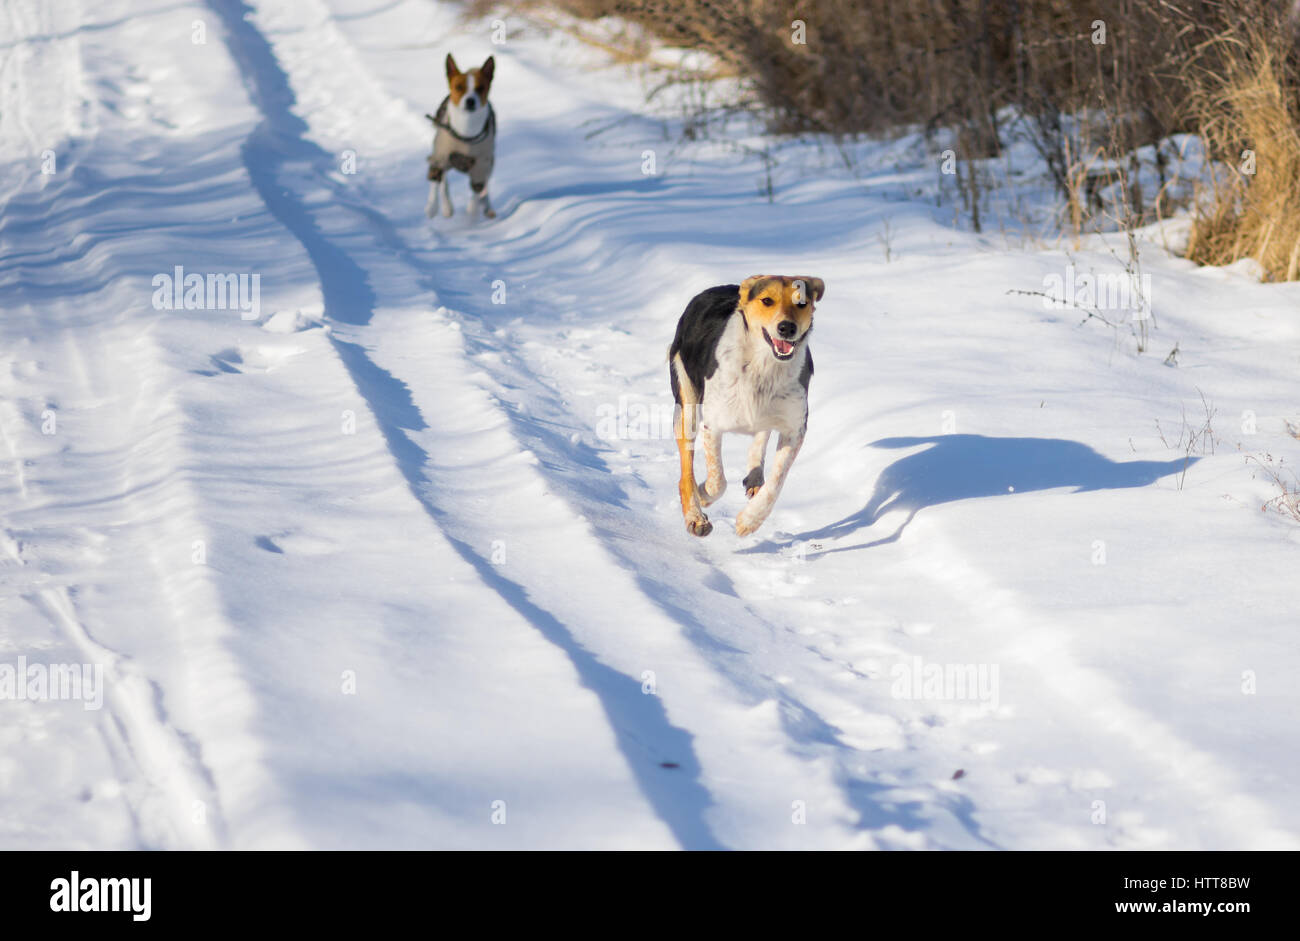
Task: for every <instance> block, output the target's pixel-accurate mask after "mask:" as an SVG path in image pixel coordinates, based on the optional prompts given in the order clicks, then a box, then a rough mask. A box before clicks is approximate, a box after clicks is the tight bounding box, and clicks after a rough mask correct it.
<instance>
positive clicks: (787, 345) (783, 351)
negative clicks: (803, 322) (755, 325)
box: [763, 327, 799, 359]
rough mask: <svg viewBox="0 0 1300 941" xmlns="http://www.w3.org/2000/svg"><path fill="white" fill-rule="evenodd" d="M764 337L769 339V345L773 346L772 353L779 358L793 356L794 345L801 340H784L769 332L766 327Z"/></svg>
mask: <svg viewBox="0 0 1300 941" xmlns="http://www.w3.org/2000/svg"><path fill="white" fill-rule="evenodd" d="M763 339H765V340H766V341H767V343H768V346H770V347H772V355H773V356H775V357H776V358H777V359H789V358H790V357H791V356H793V355H794V345H795V343H798V342H799V341H798V340H795V341H793V342H791V341H790V340H782V339H779V338H777V337H774V336H772V335H771V334H770V333H768V332H767V328H766V327H764V328H763Z"/></svg>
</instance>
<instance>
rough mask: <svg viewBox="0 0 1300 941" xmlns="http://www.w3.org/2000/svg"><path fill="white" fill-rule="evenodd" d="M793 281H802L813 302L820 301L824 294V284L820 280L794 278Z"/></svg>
mask: <svg viewBox="0 0 1300 941" xmlns="http://www.w3.org/2000/svg"><path fill="white" fill-rule="evenodd" d="M794 280H795V281H802V282H803V283H804V284H805V285H806V286H807V287H808V291H809V293H810V294H812V298H813V300H814V301H820V300H821V299H822V295H823V294H825V293H826V282H825V281H823V280H822V279H821V278H795V279H794Z"/></svg>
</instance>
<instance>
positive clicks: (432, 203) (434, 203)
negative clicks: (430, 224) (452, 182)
mask: <svg viewBox="0 0 1300 941" xmlns="http://www.w3.org/2000/svg"><path fill="white" fill-rule="evenodd" d="M440 187H441V184H440V183H439V182H438V181H437V180H432V181H430V183H429V201H428V202H426V203H425V204H424V214H425V215H426V216H428V217H429V218H430V219H432V218H433V217H434V216H436V215H437V214H438V190H439V188H440Z"/></svg>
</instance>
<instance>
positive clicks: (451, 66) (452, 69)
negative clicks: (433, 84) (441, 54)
mask: <svg viewBox="0 0 1300 941" xmlns="http://www.w3.org/2000/svg"><path fill="white" fill-rule="evenodd" d="M459 74H460V69H458V68H456V60H455V59H453V58H452V57H451V53H450V52H449V53H447V78H453V77H455V76H457V75H459Z"/></svg>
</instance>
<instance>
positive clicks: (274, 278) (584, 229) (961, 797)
mask: <svg viewBox="0 0 1300 941" xmlns="http://www.w3.org/2000/svg"><path fill="white" fill-rule="evenodd" d="M4 16H5V17H7V19H6V20H5V21H4V22H3V24H2V25H0V50H3V54H4V60H3V64H0V79H2V80H3V87H2V88H0V94H3V98H2V99H0V104H2V105H3V108H0V192H3V194H4V196H3V198H4V208H3V215H0V279H2V280H0V317H2V318H3V319H0V348H2V349H3V350H4V352H5V361H6V362H5V365H4V368H3V369H0V795H2V796H0V847H5V848H10V847H13V848H18V847H24V848H52V847H87V848H131V847H160V848H209V847H221V848H271V847H274V848H296V847H313V848H341V847H364V848H399V847H400V848H435V847H446V848H470V847H481V848H486V847H503V848H504V847H527V848H535V847H628V848H633V847H635V848H673V847H684V848H720V847H726V848H791V849H793V848H962V849H968V848H1015V849H1025V848H1040V847H1041V848H1106V847H1114V848H1131V847H1151V848H1166V847H1167V848H1256V847H1296V846H1300V807H1297V805H1296V802H1295V801H1294V799H1293V794H1294V784H1293V783H1292V781H1293V778H1294V776H1295V774H1296V772H1297V771H1298V770H1300V769H1298V768H1297V749H1296V731H1295V729H1296V719H1297V717H1298V716H1300V693H1298V692H1297V690H1296V687H1295V684H1294V682H1293V680H1292V678H1293V677H1294V676H1295V675H1296V674H1297V672H1298V671H1300V652H1298V651H1297V645H1296V644H1295V641H1294V636H1295V633H1294V630H1295V627H1296V616H1295V614H1294V603H1293V597H1294V587H1293V586H1294V581H1295V579H1294V571H1295V561H1296V555H1297V552H1300V528H1297V527H1296V525H1295V524H1294V523H1292V522H1289V521H1287V520H1285V519H1283V518H1282V517H1281V516H1279V515H1277V514H1271V513H1261V512H1260V509H1259V507H1260V504H1261V503H1262V502H1263V501H1264V500H1266V499H1268V498H1269V497H1271V496H1272V495H1273V491H1270V486H1271V485H1270V484H1269V483H1268V482H1267V481H1266V480H1263V479H1262V478H1259V479H1257V477H1256V476H1252V470H1251V466H1250V465H1248V464H1247V463H1246V461H1245V455H1246V454H1247V453H1254V454H1260V453H1263V452H1269V453H1271V454H1273V455H1275V456H1284V457H1285V458H1286V459H1287V461H1288V462H1290V461H1300V442H1297V441H1296V440H1295V439H1294V438H1293V437H1292V436H1291V435H1290V434H1288V432H1287V425H1286V422H1287V421H1288V419H1289V420H1290V421H1291V422H1293V423H1296V422H1300V405H1297V402H1296V395H1295V378H1294V377H1295V375H1296V367H1297V365H1298V364H1297V358H1298V356H1300V354H1297V343H1296V341H1297V339H1300V327H1298V321H1297V312H1298V311H1300V285H1295V284H1291V285H1260V284H1258V283H1257V282H1254V281H1251V280H1250V279H1248V278H1247V277H1244V276H1243V275H1242V274H1240V273H1236V272H1232V271H1225V270H1213V269H1196V268H1195V267H1194V266H1192V265H1191V264H1190V263H1188V262H1185V261H1183V260H1181V259H1177V258H1174V257H1172V256H1168V255H1165V254H1162V253H1160V252H1159V250H1158V249H1157V248H1156V247H1155V246H1154V245H1151V246H1148V247H1147V248H1146V250H1145V251H1146V254H1145V257H1144V263H1145V264H1146V265H1147V270H1148V271H1150V272H1151V273H1152V276H1153V288H1152V300H1153V306H1154V308H1155V312H1156V315H1157V319H1158V324H1159V328H1158V330H1157V331H1156V334H1155V336H1156V339H1155V345H1156V347H1157V348H1158V350H1157V349H1153V351H1152V352H1149V353H1147V354H1145V355H1142V356H1138V355H1135V354H1134V352H1133V350H1132V343H1131V341H1126V340H1124V339H1122V338H1121V339H1120V340H1117V339H1116V338H1115V337H1113V336H1112V335H1111V333H1110V332H1109V331H1106V330H1105V329H1103V328H1101V327H1098V326H1096V325H1095V324H1085V325H1083V326H1080V325H1079V324H1078V321H1079V319H1080V316H1079V314H1078V312H1077V311H1075V310H1049V309H1045V307H1044V305H1043V304H1042V303H1041V299H1038V298H1033V297H1026V296H1020V295H1009V294H1008V293H1007V292H1008V291H1011V290H1017V289H1018V290H1029V291H1033V290H1040V289H1041V288H1042V286H1043V284H1044V283H1045V282H1044V278H1045V277H1047V276H1051V275H1053V274H1060V273H1063V272H1064V271H1065V270H1066V266H1067V265H1070V264H1073V265H1075V266H1076V267H1080V268H1083V267H1089V266H1091V267H1094V268H1096V269H1098V270H1112V269H1114V268H1115V267H1116V266H1115V260H1114V258H1112V257H1111V256H1110V255H1109V254H1108V253H1107V252H1106V251H1105V250H1104V249H1102V248H1101V247H1100V246H1092V248H1093V250H1092V251H1083V252H1078V253H1074V254H1073V255H1071V256H1069V257H1067V255H1066V254H1065V253H1064V252H1062V251H1059V250H1054V249H1052V248H1050V247H1046V246H1039V245H1031V244H1026V245H1023V246H1022V245H1013V244H1012V241H1011V240H1010V239H1007V238H1003V237H1002V236H977V235H973V234H971V233H970V232H968V231H966V230H964V229H961V228H957V227H954V226H953V224H952V210H951V207H948V208H945V209H937V208H936V207H935V205H934V201H933V199H930V198H923V197H920V196H917V195H916V189H915V187H918V186H920V185H921V184H922V183H923V182H925V181H929V180H931V179H932V177H933V173H934V171H933V169H932V168H930V167H927V166H925V165H923V163H922V162H920V161H914V162H913V163H912V164H907V163H905V162H904V161H902V160H901V159H898V158H897V155H896V151H897V148H895V149H894V150H891V149H890V147H889V145H880V146H879V147H878V148H877V151H879V152H878V153H877V151H873V150H871V148H870V147H868V148H866V153H865V156H864V161H865V162H864V166H865V167H866V168H867V169H866V171H865V172H859V173H857V174H852V173H848V172H846V171H844V169H843V165H842V164H839V163H837V160H836V158H834V156H833V155H825V156H824V159H823V155H822V154H821V152H820V150H819V149H818V148H817V147H815V146H814V145H812V144H807V145H803V149H798V148H796V149H795V150H794V151H793V154H794V155H793V156H792V157H790V158H789V159H792V160H806V161H808V163H809V165H815V167H816V169H815V172H808V173H804V174H794V173H791V174H790V175H789V177H788V178H785V179H781V180H780V181H779V185H778V187H777V190H776V193H775V198H774V201H768V200H767V199H766V198H765V197H764V196H763V195H761V194H760V191H759V190H760V185H759V184H760V182H761V176H762V171H761V168H760V166H759V164H758V163H757V161H754V160H751V159H749V158H746V157H743V156H738V155H737V154H735V153H734V152H732V151H730V150H728V148H726V147H722V146H718V145H717V144H716V142H715V143H710V142H708V141H705V142H700V143H698V144H694V145H686V146H684V147H683V146H681V145H680V144H679V143H678V142H677V141H676V139H675V133H674V128H672V127H671V126H667V125H665V124H664V122H661V121H659V120H652V119H650V118H648V117H646V116H644V115H643V114H641V109H642V99H643V93H642V89H641V87H640V85H639V84H638V83H637V82H636V81H635V80H634V79H633V78H632V77H630V76H629V75H627V74H626V73H624V72H623V71H621V70H620V69H617V68H613V67H609V66H604V65H600V64H599V62H598V60H597V58H596V57H595V55H594V54H593V53H591V52H590V51H588V50H585V49H583V48H581V47H579V46H576V45H575V44H574V43H573V42H572V41H571V40H566V39H564V38H563V37H558V36H554V35H551V36H548V35H542V34H539V33H537V32H535V31H532V30H531V29H528V28H524V24H514V23H512V29H513V32H512V33H511V34H510V36H509V38H508V39H507V41H506V42H504V43H501V44H493V43H492V42H491V33H492V27H491V21H490V20H485V21H481V22H473V23H463V22H461V21H460V20H459V18H458V9H457V8H455V7H453V6H451V5H448V4H442V3H430V2H426V0H396V2H380V0H299V2H295V3H273V2H266V3H258V4H246V3H243V2H239V0H212V2H211V3H210V4H206V5H205V4H199V3H190V2H182V3H179V4H174V3H168V4H164V3H156V2H151V0H144V2H132V3H126V2H124V0H123V2H117V0H110V2H106V3H98V4H89V3H84V2H78V0H57V2H53V3H49V2H43V0H14V2H11V3H10V4H8V5H7V6H6V8H5V11H4ZM198 40H202V41H198ZM448 51H454V52H455V54H456V56H457V58H458V60H459V61H460V62H461V64H462V65H465V64H466V63H469V62H475V63H476V62H478V61H481V60H482V59H483V58H484V57H485V56H486V55H488V54H493V55H495V56H496V58H497V79H496V82H495V84H494V88H493V100H494V103H495V107H496V109H497V111H498V115H499V127H500V138H499V152H498V159H497V170H496V174H495V176H494V179H493V190H494V204H495V205H496V207H497V209H498V212H499V218H498V219H497V220H495V221H493V222H490V223H489V222H483V221H472V220H467V219H466V218H465V217H464V215H463V214H461V215H458V216H457V217H456V218H454V219H452V220H450V221H447V220H441V219H440V220H438V221H437V222H436V223H432V224H431V223H429V222H428V221H427V220H425V219H424V217H423V212H422V210H423V205H424V190H425V183H424V180H423V155H424V153H426V152H427V150H428V145H429V133H428V124H427V122H426V121H425V120H424V118H423V114H424V112H425V111H430V110H432V108H433V107H434V106H436V104H437V102H438V100H439V99H440V98H441V96H442V94H443V78H442V70H441V65H440V63H441V60H442V57H443V56H444V55H445V53H446V52H448ZM598 126H610V127H612V130H609V131H607V132H605V133H601V134H594V135H593V134H592V133H591V131H592V130H593V129H594V128H596V127H598ZM647 151H650V152H652V155H653V157H654V159H655V160H656V168H655V172H654V173H649V174H648V173H645V172H643V169H644V167H645V164H646V153H647ZM873 154H874V157H873ZM873 159H874V160H875V163H874V164H873V163H872V162H871V161H872V160H873ZM51 160H52V161H53V162H52V164H51ZM353 171H355V172H353ZM465 196H466V193H465V189H464V186H463V180H460V179H457V180H456V181H455V185H454V189H453V197H454V199H455V201H456V204H457V207H458V209H461V208H463V206H464V205H465V203H466V198H465ZM882 233H883V234H882ZM178 266H179V267H180V268H182V269H183V271H184V272H186V273H202V274H207V273H245V274H255V275H256V276H257V278H258V281H257V285H258V291H259V294H258V296H257V304H256V308H257V309H255V310H253V309H249V310H247V311H245V310H241V309H239V306H238V305H237V304H234V303H229V300H230V299H229V298H227V301H228V303H226V304H224V305H222V306H220V307H218V309H212V307H213V305H211V304H209V305H208V306H207V307H206V308H205V307H196V308H193V309H166V308H165V307H164V308H161V309H160V308H159V306H157V304H156V300H157V288H156V283H157V282H156V280H155V279H156V277H157V276H160V275H171V274H173V273H174V272H175V271H176V268H177V267H178ZM767 270H773V271H783V272H806V273H809V274H814V275H817V276H819V277H822V278H824V279H825V280H826V283H827V295H826V299H825V301H824V302H823V304H821V305H819V308H818V323H817V329H816V333H815V335H814V338H813V343H812V345H813V347H814V348H815V351H816V356H817V370H818V371H817V375H816V377H815V379H814V381H813V385H812V402H811V423H810V430H809V437H808V441H807V444H806V445H805V447H804V451H803V453H802V454H801V456H800V458H799V460H798V462H797V463H796V465H795V468H794V470H793V472H792V475H791V478H790V480H789V483H788V485H787V487H786V489H785V492H784V494H783V496H782V498H781V500H780V502H778V504H777V508H776V510H775V512H774V514H773V516H772V518H771V519H770V520H769V521H768V523H767V524H766V526H765V527H764V528H763V529H761V530H760V531H759V533H757V534H756V535H755V536H752V537H748V538H745V539H738V538H737V537H736V536H735V535H734V533H733V532H732V531H731V528H730V527H729V526H727V525H719V526H718V527H717V528H716V530H715V532H714V534H713V535H712V536H710V537H709V538H708V539H707V540H696V539H692V538H691V537H689V536H688V535H687V534H686V533H685V531H684V528H683V526H682V524H681V517H680V512H679V509H678V507H677V506H676V499H677V498H676V489H675V475H676V466H677V465H676V454H675V449H674V447H673V443H672V441H671V435H670V433H665V430H666V429H665V426H666V421H665V416H667V417H670V416H671V397H670V395H669V392H668V389H667V382H666V368H665V361H664V350H665V349H666V347H667V344H668V341H669V339H670V338H671V334H672V328H673V325H674V323H675V321H676V318H677V316H678V315H679V314H680V312H681V309H682V307H683V306H684V304H685V302H686V301H687V300H688V299H689V298H690V297H691V296H692V295H693V294H694V293H695V292H696V291H698V290H699V289H701V288H704V287H707V286H709V285H712V284H716V283H724V282H728V281H738V280H740V279H742V278H743V277H745V276H747V275H749V274H753V273H757V272H760V271H767ZM205 300H207V301H210V300H211V299H210V298H209V299H205ZM1175 342H1177V343H1178V344H1179V348H1180V353H1179V360H1178V362H1179V364H1180V365H1179V366H1177V367H1176V368H1174V367H1169V366H1165V365H1163V364H1162V360H1163V359H1164V354H1165V353H1166V352H1167V351H1168V349H1167V348H1170V347H1172V346H1173V345H1174V343H1175ZM1202 394H1203V395H1204V396H1205V399H1206V400H1207V401H1209V402H1210V403H1212V405H1211V407H1212V408H1213V410H1214V414H1213V416H1212V417H1211V420H1212V424H1213V432H1214V436H1213V439H1214V441H1215V445H1214V447H1213V449H1212V450H1211V449H1209V448H1207V447H1206V446H1205V443H1206V441H1207V440H1208V439H1207V438H1202V439H1201V445H1200V446H1199V447H1197V448H1195V449H1192V448H1191V447H1186V446H1184V445H1185V444H1187V442H1186V440H1185V439H1186V436H1187V435H1188V434H1190V431H1189V430H1184V429H1185V428H1186V429H1192V430H1194V429H1195V428H1199V427H1200V425H1201V424H1202V423H1203V422H1204V421H1205V420H1206V414H1205V411H1206V410H1205V407H1204V406H1203V404H1202V398H1201V395H1202ZM1157 421H1159V422H1160V429H1161V430H1158V429H1157V426H1156V422H1157ZM1180 435H1181V436H1182V439H1183V440H1179V439H1180ZM743 448H744V443H743V442H740V441H739V440H737V441H734V442H729V443H728V450H727V455H728V462H729V466H731V467H736V468H739V462H740V460H741V454H742V453H743ZM732 476H733V478H735V477H738V474H732ZM742 500H743V491H741V490H740V489H739V488H738V487H733V489H732V490H731V491H729V492H728V494H727V495H726V496H725V497H724V498H723V500H722V501H721V502H720V503H719V504H718V505H717V507H716V511H715V512H712V513H711V515H712V516H713V517H714V519H715V521H719V520H721V521H723V522H724V523H725V522H726V521H727V520H728V519H730V518H734V514H735V513H736V512H737V511H738V510H739V508H740V506H741V505H742V504H741V501H742ZM20 658H22V659H23V662H26V663H39V664H74V663H75V664H80V663H87V664H97V665H100V666H101V667H102V674H103V692H104V698H103V707H102V708H100V709H88V708H85V705H86V704H85V703H83V702H42V701H34V700H33V699H32V698H27V699H22V698H19V697H16V696H10V697H5V696H4V695H3V693H4V686H3V681H4V674H3V665H4V664H16V663H18V662H19V659H20ZM935 669H938V671H939V674H940V675H941V678H943V677H944V676H945V675H946V678H947V680H948V681H949V682H946V683H945V682H935V683H933V684H932V683H930V682H929V680H930V679H932V677H933V671H934V670H935ZM954 677H956V678H958V679H963V678H965V679H970V680H972V682H970V683H964V684H959V686H960V687H961V688H959V689H954V688H953V686H952V682H951V681H952V679H953V678H954Z"/></svg>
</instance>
